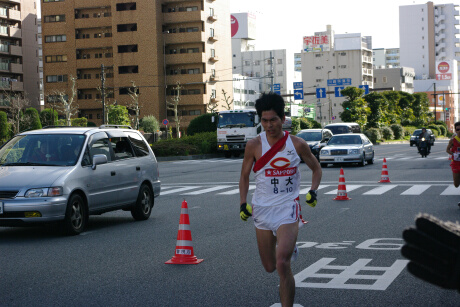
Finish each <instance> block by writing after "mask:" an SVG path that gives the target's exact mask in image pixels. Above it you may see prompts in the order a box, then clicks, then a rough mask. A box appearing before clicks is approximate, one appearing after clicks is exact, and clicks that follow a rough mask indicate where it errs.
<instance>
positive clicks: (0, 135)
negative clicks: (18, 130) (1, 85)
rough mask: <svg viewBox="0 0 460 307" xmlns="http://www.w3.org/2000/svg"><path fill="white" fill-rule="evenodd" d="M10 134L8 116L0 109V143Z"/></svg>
mask: <svg viewBox="0 0 460 307" xmlns="http://www.w3.org/2000/svg"><path fill="white" fill-rule="evenodd" d="M9 136H10V127H9V124H8V116H7V115H6V113H5V112H3V111H0V144H3V143H4V142H6V140H8V138H9Z"/></svg>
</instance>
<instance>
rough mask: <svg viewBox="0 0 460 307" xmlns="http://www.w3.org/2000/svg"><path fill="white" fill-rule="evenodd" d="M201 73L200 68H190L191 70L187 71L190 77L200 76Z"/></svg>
mask: <svg viewBox="0 0 460 307" xmlns="http://www.w3.org/2000/svg"><path fill="white" fill-rule="evenodd" d="M199 73H200V69H199V68H190V69H187V74H188V75H196V74H199Z"/></svg>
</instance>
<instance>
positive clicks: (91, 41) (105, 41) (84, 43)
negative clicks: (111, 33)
mask: <svg viewBox="0 0 460 307" xmlns="http://www.w3.org/2000/svg"><path fill="white" fill-rule="evenodd" d="M75 47H76V49H94V48H105V49H109V48H112V38H111V37H103V38H85V39H76V40H75Z"/></svg>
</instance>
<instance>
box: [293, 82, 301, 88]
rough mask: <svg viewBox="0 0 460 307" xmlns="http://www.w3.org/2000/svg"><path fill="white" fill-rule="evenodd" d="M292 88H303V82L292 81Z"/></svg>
mask: <svg viewBox="0 0 460 307" xmlns="http://www.w3.org/2000/svg"><path fill="white" fill-rule="evenodd" d="M294 89H295V90H296V89H301V90H303V82H294Z"/></svg>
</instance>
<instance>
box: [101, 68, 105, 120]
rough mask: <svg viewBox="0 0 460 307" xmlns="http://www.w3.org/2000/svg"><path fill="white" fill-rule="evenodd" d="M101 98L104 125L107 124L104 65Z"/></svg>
mask: <svg viewBox="0 0 460 307" xmlns="http://www.w3.org/2000/svg"><path fill="white" fill-rule="evenodd" d="M101 96H102V97H101V98H102V124H103V125H104V124H105V72H104V64H101Z"/></svg>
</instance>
